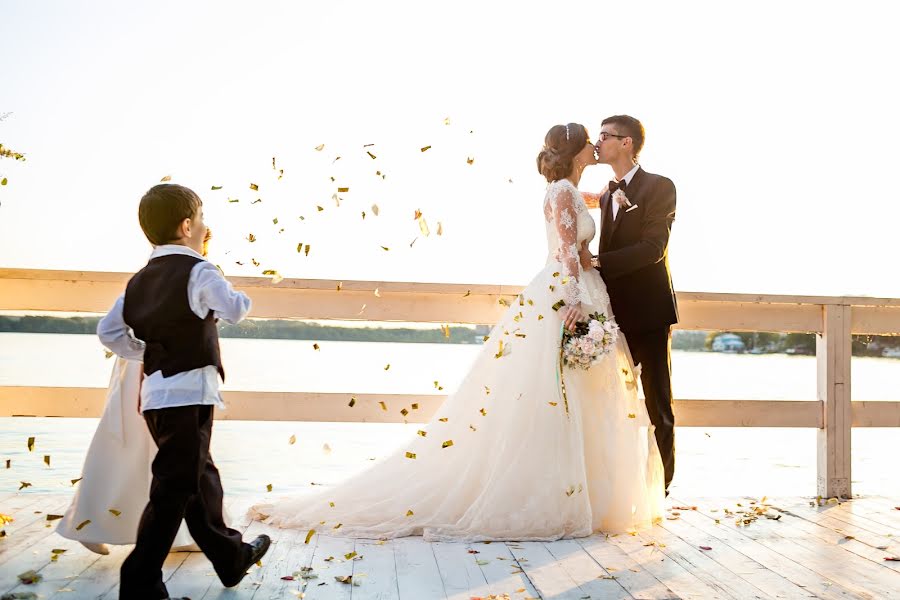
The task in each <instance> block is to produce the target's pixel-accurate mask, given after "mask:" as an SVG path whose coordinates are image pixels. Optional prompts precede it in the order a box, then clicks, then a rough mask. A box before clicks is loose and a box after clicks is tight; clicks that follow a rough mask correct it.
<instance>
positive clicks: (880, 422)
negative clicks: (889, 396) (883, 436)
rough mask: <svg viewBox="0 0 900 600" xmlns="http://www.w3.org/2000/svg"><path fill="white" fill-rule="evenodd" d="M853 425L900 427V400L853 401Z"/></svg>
mask: <svg viewBox="0 0 900 600" xmlns="http://www.w3.org/2000/svg"><path fill="white" fill-rule="evenodd" d="M851 406H852V411H853V427H900V402H894V401H889V402H852V403H851Z"/></svg>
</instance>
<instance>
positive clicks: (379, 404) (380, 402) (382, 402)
mask: <svg viewBox="0 0 900 600" xmlns="http://www.w3.org/2000/svg"><path fill="white" fill-rule="evenodd" d="M378 406H380V407H381V410H383V411H385V412H387V404H385V403H384V400H379V401H378Z"/></svg>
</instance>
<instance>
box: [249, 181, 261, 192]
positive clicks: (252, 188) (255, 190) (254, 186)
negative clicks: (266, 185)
mask: <svg viewBox="0 0 900 600" xmlns="http://www.w3.org/2000/svg"><path fill="white" fill-rule="evenodd" d="M250 189H251V190H253V191H254V192H258V191H259V186H258V185H256V184H255V183H251V184H250Z"/></svg>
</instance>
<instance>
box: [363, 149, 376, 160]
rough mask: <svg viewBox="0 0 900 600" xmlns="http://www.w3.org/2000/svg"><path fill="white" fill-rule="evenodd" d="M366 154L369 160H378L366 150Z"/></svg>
mask: <svg viewBox="0 0 900 600" xmlns="http://www.w3.org/2000/svg"><path fill="white" fill-rule="evenodd" d="M366 154H368V155H369V158H371V159H372V160H375V159H376V158H378V157H377V156H375V155H374V154H372V153H371V152H369V151H368V150H366Z"/></svg>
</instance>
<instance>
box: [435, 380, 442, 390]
mask: <svg viewBox="0 0 900 600" xmlns="http://www.w3.org/2000/svg"><path fill="white" fill-rule="evenodd" d="M434 387H435V389H437V390H442V389H444V386H442V385H441V384H440V383H438V382H437V380H435V382H434Z"/></svg>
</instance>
